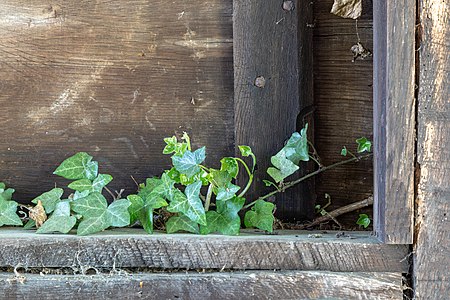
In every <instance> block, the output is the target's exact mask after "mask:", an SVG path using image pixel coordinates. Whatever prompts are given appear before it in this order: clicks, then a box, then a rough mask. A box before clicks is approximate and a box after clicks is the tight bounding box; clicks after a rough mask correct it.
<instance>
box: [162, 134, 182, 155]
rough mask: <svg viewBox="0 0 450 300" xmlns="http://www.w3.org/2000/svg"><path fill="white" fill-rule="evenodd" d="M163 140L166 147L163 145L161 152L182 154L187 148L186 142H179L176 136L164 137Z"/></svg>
mask: <svg viewBox="0 0 450 300" xmlns="http://www.w3.org/2000/svg"><path fill="white" fill-rule="evenodd" d="M183 136H184V135H183ZM164 142H165V143H166V147H164V150H163V154H172V153H175V155H177V156H182V155H183V154H184V152H185V151H186V150H188V143H179V142H178V141H177V137H176V136H172V137H169V138H165V139H164Z"/></svg>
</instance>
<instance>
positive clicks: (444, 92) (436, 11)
mask: <svg viewBox="0 0 450 300" xmlns="http://www.w3.org/2000/svg"><path fill="white" fill-rule="evenodd" d="M419 15H420V23H419V26H418V30H419V35H418V37H419V38H420V37H421V43H420V45H418V51H419V62H420V64H419V70H420V73H419V74H420V75H419V82H418V84H419V93H418V102H419V105H418V141H417V143H418V145H417V150H418V153H417V154H418V157H417V162H418V165H420V171H421V172H420V176H418V177H419V178H418V179H419V185H418V195H417V200H416V201H417V203H416V205H417V212H416V229H417V237H416V241H415V245H414V253H415V256H414V285H415V296H416V299H447V298H449V295H450V272H449V266H450V239H449V238H450V150H449V147H448V140H449V138H450V73H449V68H450V59H449V53H450V26H449V21H450V6H449V4H448V2H445V1H440V0H439V1H438V0H425V1H419Z"/></svg>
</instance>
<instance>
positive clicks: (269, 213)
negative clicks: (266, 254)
mask: <svg viewBox="0 0 450 300" xmlns="http://www.w3.org/2000/svg"><path fill="white" fill-rule="evenodd" d="M274 209H275V205H274V204H273V203H270V202H266V201H263V200H257V201H256V203H255V205H254V206H253V207H252V210H249V211H247V213H246V214H245V217H244V223H245V227H247V228H249V227H256V228H259V229H262V230H265V231H268V232H272V231H273V222H274V220H275V219H274V217H273V211H274Z"/></svg>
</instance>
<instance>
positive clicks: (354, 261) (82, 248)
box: [0, 229, 408, 272]
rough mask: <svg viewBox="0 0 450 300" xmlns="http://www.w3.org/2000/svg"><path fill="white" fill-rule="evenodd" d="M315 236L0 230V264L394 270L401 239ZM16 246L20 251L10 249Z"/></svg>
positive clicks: (401, 253)
mask: <svg viewBox="0 0 450 300" xmlns="http://www.w3.org/2000/svg"><path fill="white" fill-rule="evenodd" d="M350 235H351V236H352V237H353V238H337V237H336V236H335V234H334V233H328V234H323V235H322V237H321V238H313V237H309V236H308V233H307V232H295V231H287V232H279V235H264V234H259V235H257V234H255V233H254V232H253V233H243V234H241V236H238V237H230V236H220V235H208V236H196V235H189V234H176V235H166V234H154V235H146V234H145V233H144V232H143V231H142V230H131V229H128V230H127V229H121V230H109V231H107V232H104V233H101V234H96V235H92V236H89V237H77V236H75V235H37V234H33V233H32V232H29V231H28V232H26V231H21V230H15V229H1V230H0V267H6V266H17V265H20V266H22V267H36V268H41V267H49V268H52V267H71V266H74V267H80V266H83V265H84V266H91V267H96V268H106V269H108V268H109V269H111V268H112V267H113V266H116V267H118V268H140V267H146V268H158V269H161V268H162V269H188V270H192V269H198V268H204V269H217V270H220V269H222V268H224V269H246V270H249V269H258V270H274V269H281V270H328V271H337V272H350V271H352V272H402V271H406V270H407V268H408V265H407V262H406V260H405V259H404V258H405V257H406V256H407V254H408V249H407V247H406V246H403V245H384V244H381V243H379V242H378V241H377V240H376V238H374V237H371V236H369V235H368V234H367V233H356V232H355V233H351V234H350ZM17 253H21V255H17Z"/></svg>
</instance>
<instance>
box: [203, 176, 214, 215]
mask: <svg viewBox="0 0 450 300" xmlns="http://www.w3.org/2000/svg"><path fill="white" fill-rule="evenodd" d="M212 192H213V185H212V183H211V184H210V185H209V186H208V192H207V193H206V200H205V211H208V210H209V206H210V205H211V197H212Z"/></svg>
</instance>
